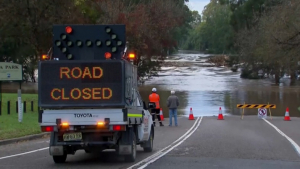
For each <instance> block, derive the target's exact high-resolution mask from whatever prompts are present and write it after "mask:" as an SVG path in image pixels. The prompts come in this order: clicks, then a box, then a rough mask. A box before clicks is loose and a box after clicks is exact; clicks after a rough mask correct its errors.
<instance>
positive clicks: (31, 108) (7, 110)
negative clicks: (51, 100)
mask: <svg viewBox="0 0 300 169" xmlns="http://www.w3.org/2000/svg"><path fill="white" fill-rule="evenodd" d="M15 104H16V107H15V108H16V113H18V101H16V102H15ZM26 104H27V102H26V101H24V102H23V106H24V107H23V112H24V113H26V112H27V105H26ZM10 105H11V101H7V109H6V112H2V102H1V101H0V115H2V113H7V114H10V112H11V106H10ZM29 105H30V111H31V112H33V111H34V101H30V103H29Z"/></svg>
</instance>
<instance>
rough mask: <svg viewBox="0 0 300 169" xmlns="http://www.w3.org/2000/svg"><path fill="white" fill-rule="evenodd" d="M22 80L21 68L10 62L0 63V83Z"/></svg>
mask: <svg viewBox="0 0 300 169" xmlns="http://www.w3.org/2000/svg"><path fill="white" fill-rule="evenodd" d="M21 80H23V67H22V65H20V64H16V63H11V62H0V81H21Z"/></svg>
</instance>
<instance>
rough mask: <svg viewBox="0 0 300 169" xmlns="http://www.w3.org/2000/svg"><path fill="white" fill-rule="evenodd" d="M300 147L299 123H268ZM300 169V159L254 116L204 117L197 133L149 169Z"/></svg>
mask: <svg viewBox="0 0 300 169" xmlns="http://www.w3.org/2000/svg"><path fill="white" fill-rule="evenodd" d="M268 121H269V122H271V124H273V125H274V126H275V127H277V129H279V130H281V131H282V132H284V133H285V135H287V136H288V137H290V138H291V139H292V140H293V141H294V142H295V143H297V144H298V145H300V130H299V129H300V119H299V118H292V121H283V118H282V117H280V118H279V117H278V118H273V120H270V119H268ZM179 168H180V169H182V168H189V169H191V168H195V169H196V168H197V169H201V168H205V169H208V168H218V169H219V168H222V169H248V168H249V169H250V168H255V169H269V168H272V169H277V168H278V169H279V168H289V169H294V168H295V169H299V168H300V156H299V154H298V153H297V152H296V150H295V148H294V147H293V146H292V144H291V143H290V142H289V141H288V139H287V138H285V137H284V136H282V135H281V134H280V133H279V132H278V131H277V130H276V129H275V128H273V127H272V126H271V125H270V124H268V123H267V122H265V121H264V120H261V119H258V118H257V117H255V116H245V117H244V120H241V119H240V117H238V116H232V117H225V120H223V121H221V120H216V118H215V117H205V118H204V119H203V121H202V123H201V125H200V126H199V128H198V129H197V131H196V132H195V133H194V134H193V135H192V136H191V137H190V138H188V139H187V140H186V141H185V142H184V143H183V144H181V145H179V146H178V147H177V148H176V149H174V150H173V151H171V152H170V153H168V154H167V155H165V156H164V157H162V158H160V159H158V160H157V161H156V162H154V163H152V164H150V165H148V166H147V167H146V169H179Z"/></svg>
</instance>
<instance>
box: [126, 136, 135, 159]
mask: <svg viewBox="0 0 300 169" xmlns="http://www.w3.org/2000/svg"><path fill="white" fill-rule="evenodd" d="M132 137H133V138H132V139H131V140H132V142H131V145H132V146H131V150H132V153H131V154H130V155H125V156H124V158H125V161H126V162H134V161H135V158H136V138H135V133H134V132H132Z"/></svg>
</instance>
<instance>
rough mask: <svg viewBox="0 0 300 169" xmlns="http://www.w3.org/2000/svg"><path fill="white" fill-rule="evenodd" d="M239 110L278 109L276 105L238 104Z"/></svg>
mask: <svg viewBox="0 0 300 169" xmlns="http://www.w3.org/2000/svg"><path fill="white" fill-rule="evenodd" d="M236 107H237V108H242V109H245V108H248V109H253V108H256V109H258V108H266V109H267V108H274V109H275V108H276V105H275V104H237V106H236Z"/></svg>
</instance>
